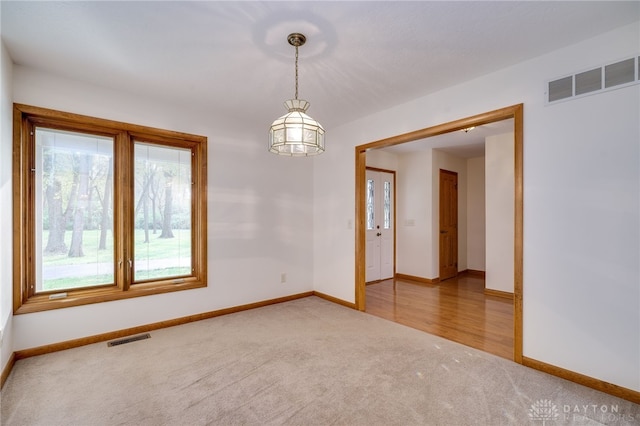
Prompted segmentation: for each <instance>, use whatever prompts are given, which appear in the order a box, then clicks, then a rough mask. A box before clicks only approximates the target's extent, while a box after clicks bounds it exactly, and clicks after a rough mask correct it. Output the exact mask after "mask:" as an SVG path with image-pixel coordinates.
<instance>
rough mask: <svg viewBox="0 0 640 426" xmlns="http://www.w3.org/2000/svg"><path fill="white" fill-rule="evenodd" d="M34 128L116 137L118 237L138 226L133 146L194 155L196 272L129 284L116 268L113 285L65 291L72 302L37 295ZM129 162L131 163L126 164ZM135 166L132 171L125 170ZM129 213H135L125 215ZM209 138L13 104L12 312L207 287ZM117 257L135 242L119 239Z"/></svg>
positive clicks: (116, 233) (56, 307) (115, 199)
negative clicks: (32, 287)
mask: <svg viewBox="0 0 640 426" xmlns="http://www.w3.org/2000/svg"><path fill="white" fill-rule="evenodd" d="M35 125H42V126H46V127H48V128H55V129H60V130H72V131H86V132H90V133H94V134H100V135H104V136H109V137H114V139H115V140H116V143H115V149H114V167H115V170H114V174H116V175H119V176H121V177H122V178H121V179H114V194H119V196H117V197H114V207H113V208H114V218H113V220H114V223H113V226H114V235H120V236H122V235H124V234H125V231H124V230H125V229H130V228H131V227H132V226H133V208H132V206H133V204H134V195H133V184H132V182H133V177H132V176H133V170H132V169H133V166H132V164H133V163H132V161H131V159H132V157H133V141H134V140H144V141H146V142H152V143H157V144H158V145H163V144H164V145H167V146H172V147H178V148H188V149H190V150H192V153H193V155H192V162H191V166H192V180H193V187H194V191H192V200H191V203H192V229H191V237H192V238H191V244H192V262H193V269H194V270H193V273H192V274H191V275H190V276H188V277H184V278H183V277H181V278H180V279H174V278H168V279H161V280H154V281H147V282H139V283H136V284H135V285H129V282H128V281H127V280H126V279H125V273H126V268H125V267H118V268H116V277H115V284H114V285H107V286H101V287H92V288H82V289H77V290H65V292H66V293H67V297H65V298H61V299H53V300H51V299H49V295H50V294H52V293H59V292H60V291H52V292H41V293H38V294H35V293H34V292H32V291H31V290H30V284H31V283H33V282H34V278H33V276H34V270H35V266H34V265H35V253H34V247H35V243H34V235H35V232H34V229H35V223H34V213H33V212H32V211H31V210H33V209H31V208H30V206H31V205H32V203H33V197H34V189H33V188H32V187H30V181H31V180H32V178H31V176H30V175H31V173H32V169H33V165H32V162H33V158H34V155H33V154H34V152H33V151H34V141H33V137H32V135H31V129H32V128H33V127H34V126H35ZM121 160H126V161H121ZM125 164H130V165H131V167H130V170H126V169H125V167H126V166H125ZM125 212H130V214H126V213H125ZM206 235H207V138H206V137H205V136H196V135H191V134H187V133H181V132H175V131H170V130H162V129H156V128H152V127H146V126H139V125H135V124H129V123H122V122H118V121H112V120H105V119H100V118H94V117H88V116H85V115H79V114H73V113H68V112H61V111H55V110H52V109H46V108H40V107H34V106H29V105H23V104H14V115H13V311H14V314H24V313H31V312H39V311H46V310H51V309H59V308H65V307H70V306H80V305H86V304H91V303H100V302H107V301H113V300H122V299H129V298H132V297H140V296H148V295H154V294H162V293H169V292H174V291H181V290H188V289H194V288H202V287H206V286H207V238H206ZM114 243H115V252H116V253H118V254H119V255H120V256H121V257H124V254H126V253H128V254H132V253H133V239H132V238H128V237H117V238H115V239H114Z"/></svg>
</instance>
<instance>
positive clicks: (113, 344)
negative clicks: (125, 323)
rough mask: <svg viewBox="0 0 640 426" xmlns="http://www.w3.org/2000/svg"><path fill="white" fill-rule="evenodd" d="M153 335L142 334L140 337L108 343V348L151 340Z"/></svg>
mask: <svg viewBox="0 0 640 426" xmlns="http://www.w3.org/2000/svg"><path fill="white" fill-rule="evenodd" d="M150 337H151V335H150V334H149V333H146V334H140V335H138V336H131V337H125V338H124V339H119V340H112V341H111V342H108V343H107V346H118V345H124V344H125V343H131V342H137V341H138V340H144V339H148V338H150Z"/></svg>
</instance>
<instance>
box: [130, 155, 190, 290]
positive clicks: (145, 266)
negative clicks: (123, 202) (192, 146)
mask: <svg viewBox="0 0 640 426" xmlns="http://www.w3.org/2000/svg"><path fill="white" fill-rule="evenodd" d="M134 158H135V197H134V198H135V201H136V204H135V223H134V226H135V248H134V253H135V261H134V264H135V268H134V271H135V272H134V277H135V279H136V281H139V280H146V279H152V278H159V277H172V276H179V275H188V274H190V273H191V151H190V150H188V149H180V148H173V147H171V148H169V147H162V146H157V145H151V144H147V143H136V144H135V153H134Z"/></svg>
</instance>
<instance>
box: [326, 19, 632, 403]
mask: <svg viewBox="0 0 640 426" xmlns="http://www.w3.org/2000/svg"><path fill="white" fill-rule="evenodd" d="M639 28H640V25H639V23H637V22H636V23H634V24H632V25H628V26H625V27H622V28H619V29H618V30H615V31H612V32H610V33H607V34H604V35H602V36H600V37H597V38H594V39H590V40H585V41H583V42H581V43H579V44H576V45H574V46H570V47H567V48H565V49H562V50H559V51H556V52H552V53H549V54H547V55H544V56H541V57H539V58H536V59H533V60H530V61H527V62H523V63H521V64H518V65H516V66H512V67H509V68H507V69H504V70H502V71H500V72H496V73H493V74H489V75H486V76H484V77H482V78H478V79H476V80H472V81H469V82H466V83H463V84H460V85H458V86H454V87H451V88H449V89H446V90H443V91H440V92H437V93H433V94H431V95H428V96H425V97H422V98H419V99H416V100H414V101H412V102H409V103H406V104H403V105H398V106H396V107H394V108H391V109H389V110H385V111H381V112H379V113H377V114H374V115H371V116H368V117H365V118H363V119H361V120H357V121H356V122H353V123H349V124H348V125H345V126H342V127H340V128H336V129H332V131H331V135H332V137H331V139H332V142H331V144H327V153H328V155H323V156H320V157H318V158H317V159H315V168H314V175H315V179H314V185H315V186H314V190H315V193H316V197H317V198H316V200H321V204H316V211H315V218H316V222H315V233H314V235H315V239H314V248H315V253H314V259H315V264H316V265H325V266H326V265H328V266H329V267H324V268H319V267H317V268H316V272H315V274H314V287H315V289H316V290H318V291H321V292H324V293H327V294H331V295H334V296H336V297H340V298H344V299H345V300H348V301H351V302H353V301H354V300H355V296H354V295H355V290H354V289H355V280H354V255H355V251H354V248H353V246H354V239H355V237H354V231H353V230H347V229H344V226H343V225H342V224H344V223H345V222H346V220H347V219H348V218H351V219H353V213H354V203H355V195H354V194H355V191H354V175H355V172H354V161H353V147H354V146H357V145H361V144H365V143H369V142H371V141H376V140H380V139H383V138H387V137H391V136H395V135H398V134H401V133H406V132H408V131H413V130H417V129H422V128H425V127H429V126H432V125H436V124H440V123H445V122H449V121H453V120H456V119H459V118H463V117H469V116H472V115H475V114H479V113H482V112H486V111H491V110H494V109H498V108H502V107H505V106H509V105H514V104H518V103H524V277H523V279H524V293H523V297H524V311H523V313H524V318H523V321H524V328H523V333H524V334H523V339H524V347H523V350H524V356H526V357H530V358H533V359H537V360H539V361H542V362H546V363H549V364H552V365H555V366H558V367H561V368H565V369H568V370H571V371H575V372H578V373H580V374H584V375H587V376H590V377H594V378H597V379H600V380H604V381H606V382H610V383H613V384H617V385H619V386H623V387H626V388H629V389H632V390H636V391H640V270H639V266H638V265H639V262H638V260H639V259H640V247H639V241H640V229H639V225H640V224H639V221H638V217H640V207H639V204H640V200H639V198H640V185H639V180H640V176H639V170H640V167H639V162H640V155H639V148H638V140H640V129H639V127H640V126H638V117H639V116H640V85H635V86H631V87H626V88H622V89H619V90H613V91H610V92H606V93H601V94H596V95H593V96H587V97H584V98H581V99H575V100H571V101H567V102H561V103H558V104H556V105H551V106H546V105H545V104H544V90H545V81H547V80H549V79H553V78H556V77H559V76H563V75H567V74H571V73H573V72H576V71H582V70H585V69H589V68H590V67H594V66H598V65H601V64H605V63H608V62H613V61H616V60H619V59H622V58H625V57H629V56H632V55H635V54H638V53H639V52H640V33H639V32H640V31H639ZM325 204H329V205H331V206H335V210H334V211H333V212H332V214H329V215H324V212H321V211H320V210H319V209H318V208H319V206H320V205H325ZM321 217H322V219H321V220H319V218H321ZM336 247H337V248H339V249H338V250H335V249H333V248H336ZM329 248H332V249H333V250H329Z"/></svg>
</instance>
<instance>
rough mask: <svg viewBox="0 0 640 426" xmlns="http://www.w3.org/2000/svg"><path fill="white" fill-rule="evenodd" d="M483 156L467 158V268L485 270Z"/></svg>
mask: <svg viewBox="0 0 640 426" xmlns="http://www.w3.org/2000/svg"><path fill="white" fill-rule="evenodd" d="M484 173H485V170H484V157H476V158H469V159H468V160H467V268H468V269H471V270H474V271H486V269H485V268H486V260H485V256H486V250H485V245H486V232H485V230H486V225H485V217H486V214H485V202H484V196H485V176H484Z"/></svg>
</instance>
